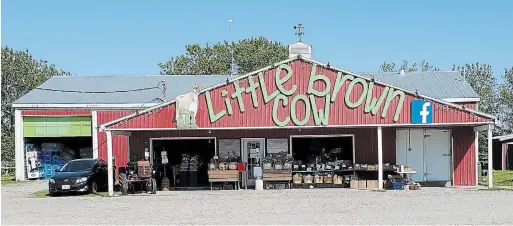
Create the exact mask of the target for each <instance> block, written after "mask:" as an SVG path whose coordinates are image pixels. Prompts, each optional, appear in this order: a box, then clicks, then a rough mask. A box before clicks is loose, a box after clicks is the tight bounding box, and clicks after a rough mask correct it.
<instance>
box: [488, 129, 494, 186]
mask: <svg viewBox="0 0 513 226" xmlns="http://www.w3.org/2000/svg"><path fill="white" fill-rule="evenodd" d="M492 126H493V125H492V124H490V125H489V126H488V188H493V146H492V128H493V127H492Z"/></svg>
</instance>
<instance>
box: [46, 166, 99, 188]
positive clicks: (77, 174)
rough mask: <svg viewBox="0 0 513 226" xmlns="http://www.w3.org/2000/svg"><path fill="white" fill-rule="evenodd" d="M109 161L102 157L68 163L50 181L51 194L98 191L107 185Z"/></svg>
mask: <svg viewBox="0 0 513 226" xmlns="http://www.w3.org/2000/svg"><path fill="white" fill-rule="evenodd" d="M107 171H108V170H107V163H106V162H105V161H103V160H101V159H76V160H72V161H70V162H68V163H66V164H65V165H64V166H63V167H62V168H61V169H60V170H58V171H55V174H54V175H53V177H52V178H50V181H49V183H48V191H49V193H50V194H51V195H55V194H59V193H68V192H97V191H99V190H100V189H101V188H105V187H107V183H108V182H107V181H108V178H107V175H108V172H107Z"/></svg>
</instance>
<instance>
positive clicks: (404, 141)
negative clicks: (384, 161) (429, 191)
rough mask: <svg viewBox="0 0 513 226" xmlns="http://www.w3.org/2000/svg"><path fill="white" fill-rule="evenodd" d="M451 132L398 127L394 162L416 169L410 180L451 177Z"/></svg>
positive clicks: (448, 178) (431, 179)
mask: <svg viewBox="0 0 513 226" xmlns="http://www.w3.org/2000/svg"><path fill="white" fill-rule="evenodd" d="M451 153H452V150H451V133H450V130H447V129H398V130H397V131H396V163H397V164H404V165H408V166H409V167H411V168H412V169H413V170H415V171H416V172H417V173H416V174H412V175H410V176H409V177H410V179H412V180H413V181H418V182H424V181H451V173H452V170H451V162H452V155H451Z"/></svg>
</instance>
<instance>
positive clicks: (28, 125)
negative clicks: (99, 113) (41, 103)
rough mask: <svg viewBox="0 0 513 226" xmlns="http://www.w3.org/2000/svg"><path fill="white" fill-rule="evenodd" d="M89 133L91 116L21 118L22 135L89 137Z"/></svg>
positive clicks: (90, 131)
mask: <svg viewBox="0 0 513 226" xmlns="http://www.w3.org/2000/svg"><path fill="white" fill-rule="evenodd" d="M91 135H92V119H91V116H71V117H48V116H27V117H24V118H23V136H24V137H84V136H85V137H90V136H91Z"/></svg>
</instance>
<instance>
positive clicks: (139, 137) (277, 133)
mask: <svg viewBox="0 0 513 226" xmlns="http://www.w3.org/2000/svg"><path fill="white" fill-rule="evenodd" d="M328 134H354V139H355V144H354V146H355V161H356V163H366V164H376V163H377V162H378V141H377V129H376V128H360V129H343V128H325V129H323V130H318V129H301V130H298V129H279V130H214V131H211V132H210V133H209V132H208V131H205V130H200V131H191V130H184V131H176V130H175V131H147V132H146V131H145V132H132V136H131V137H130V150H131V152H135V153H137V154H138V156H144V148H148V149H149V148H150V138H159V137H217V139H228V138H234V139H239V138H267V139H272V138H287V139H288V138H289V137H290V136H291V135H328ZM383 161H384V162H385V163H392V164H395V129H393V128H384V129H383Z"/></svg>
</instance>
